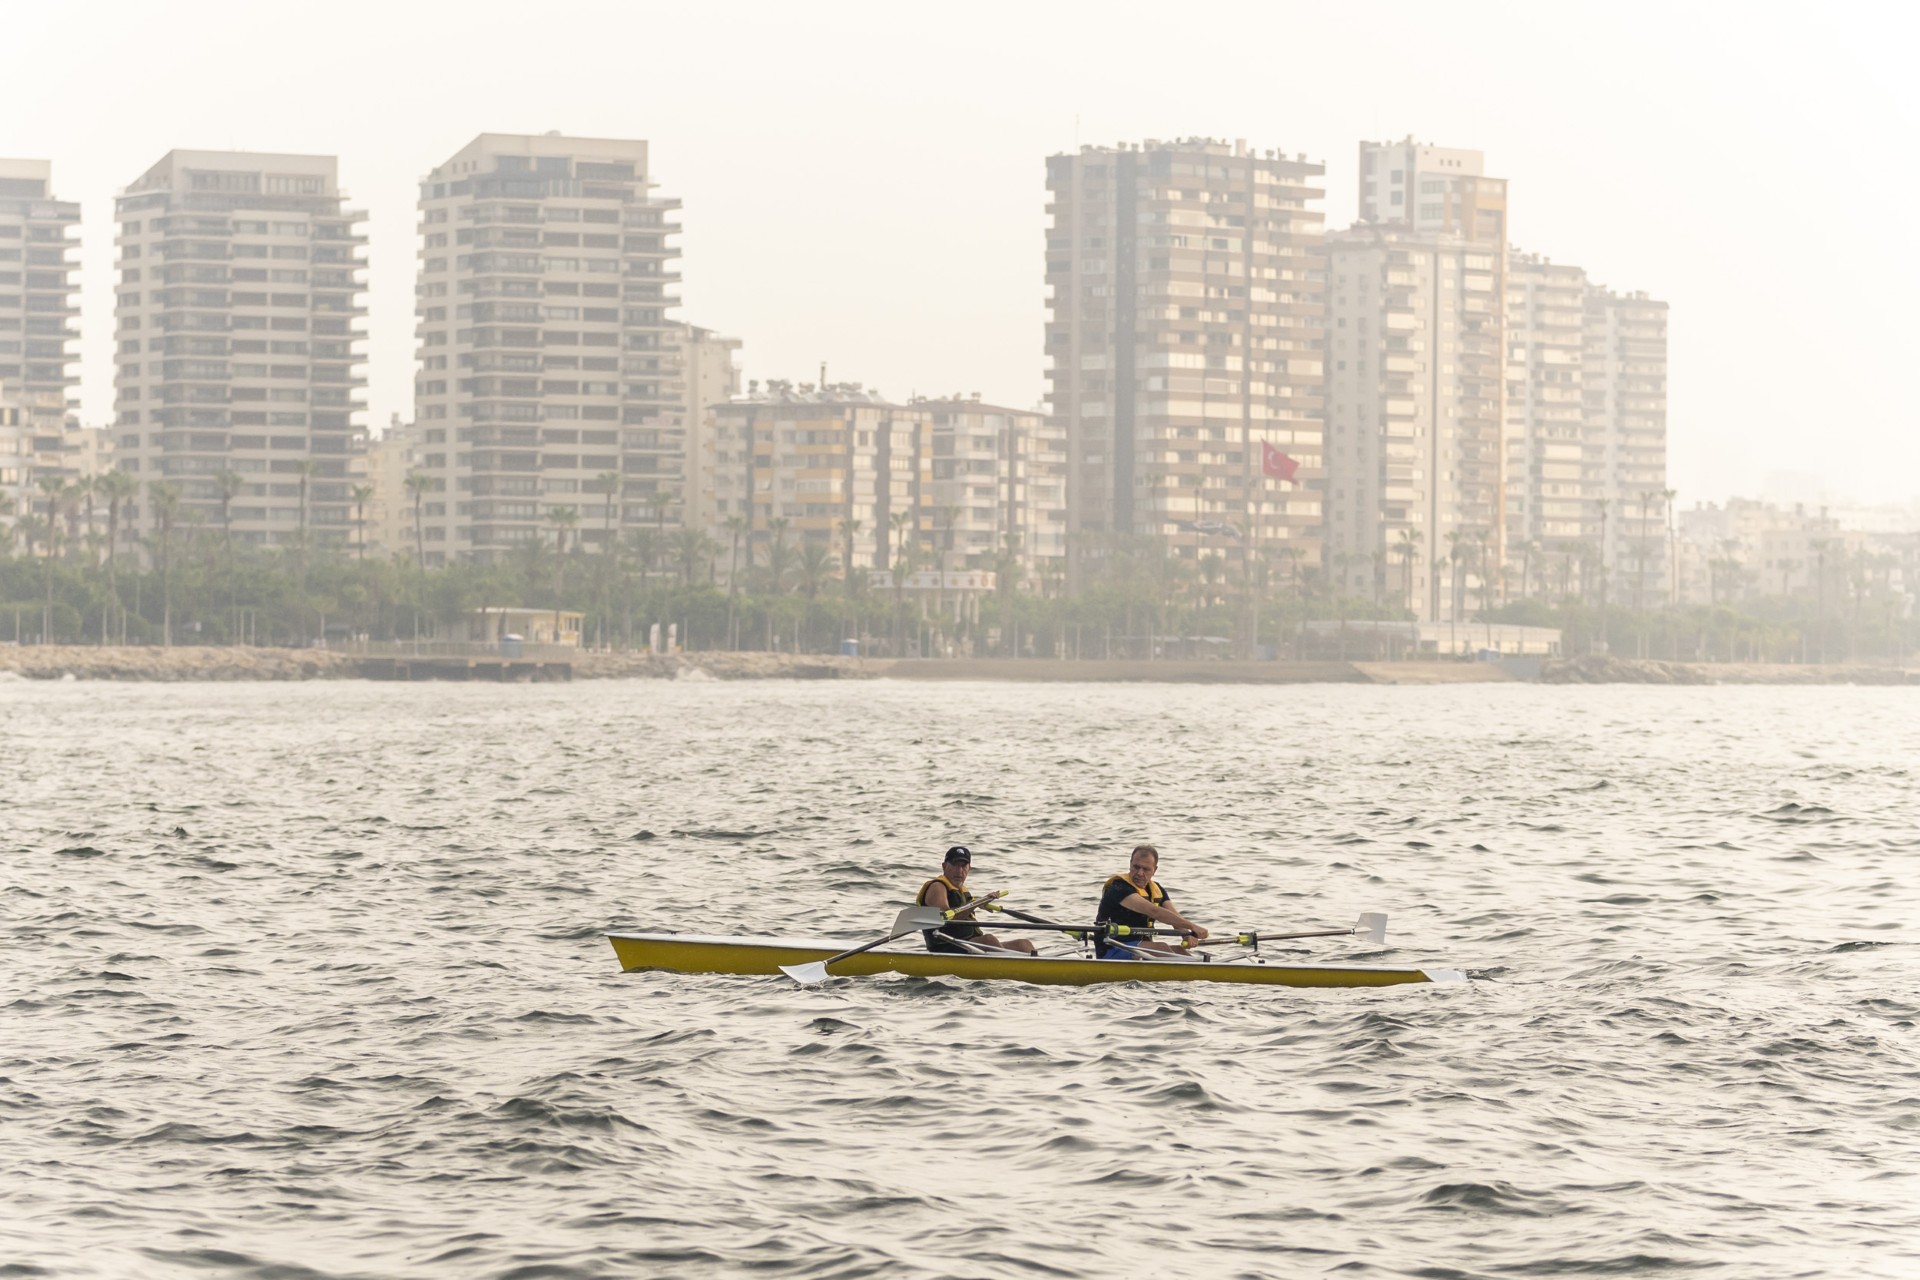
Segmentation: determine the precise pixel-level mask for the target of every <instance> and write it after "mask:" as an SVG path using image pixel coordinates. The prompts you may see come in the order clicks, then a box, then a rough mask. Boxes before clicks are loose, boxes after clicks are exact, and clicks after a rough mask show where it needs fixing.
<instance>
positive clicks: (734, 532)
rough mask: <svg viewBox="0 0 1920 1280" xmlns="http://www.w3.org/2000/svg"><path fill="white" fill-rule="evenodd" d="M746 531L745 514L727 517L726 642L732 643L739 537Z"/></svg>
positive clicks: (736, 591) (734, 642)
mask: <svg viewBox="0 0 1920 1280" xmlns="http://www.w3.org/2000/svg"><path fill="white" fill-rule="evenodd" d="M746 531H747V518H746V517H745V516H728V517H727V537H728V539H729V540H730V543H731V545H730V547H729V549H728V551H727V643H728V644H733V645H737V644H738V643H739V640H738V637H736V636H735V635H734V634H733V608H734V603H735V600H736V598H737V597H738V596H739V594H740V538H741V535H742V534H744V533H746Z"/></svg>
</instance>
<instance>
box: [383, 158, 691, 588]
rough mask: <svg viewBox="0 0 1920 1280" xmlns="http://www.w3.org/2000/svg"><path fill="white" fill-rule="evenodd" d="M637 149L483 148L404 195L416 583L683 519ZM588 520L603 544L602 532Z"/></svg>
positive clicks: (666, 253) (652, 213) (663, 318)
mask: <svg viewBox="0 0 1920 1280" xmlns="http://www.w3.org/2000/svg"><path fill="white" fill-rule="evenodd" d="M647 156H648V148H647V144H646V143H645V142H643V141H637V140H618V139H603V138H571V137H563V136H561V135H559V134H551V133H550V134H542V135H539V136H533V135H526V134H498V133H483V134H481V135H479V136H478V137H476V138H475V139H474V140H473V141H472V142H471V143H469V144H468V145H467V146H465V147H463V148H462V149H461V150H460V151H458V152H456V153H455V154H454V155H453V156H451V157H450V158H449V159H448V160H447V161H446V162H445V163H443V164H441V165H439V166H438V167H436V168H435V169H434V170H433V171H432V172H431V173H430V174H428V175H427V177H426V178H425V179H423V180H422V182H421V184H420V232H421V236H422V240H423V244H424V247H423V248H422V250H421V255H420V275H419V286H418V294H419V298H418V319H419V328H418V338H419V359H420V369H419V373H418V376H417V380H416V382H415V386H414V404H415V418H416V421H417V422H418V423H419V425H420V428H421V433H422V439H421V450H422V453H421V456H420V458H419V461H418V469H419V470H420V471H421V472H422V474H423V475H425V476H426V477H427V478H428V479H429V481H430V482H431V484H432V485H433V486H434V490H435V491H434V492H433V493H432V494H431V495H430V496H428V497H427V498H426V500H425V502H424V504H423V506H424V515H425V520H424V524H425V546H426V558H427V563H429V564H443V563H445V562H447V561H448V560H451V559H454V558H459V557H471V558H474V559H480V560H487V559H492V558H494V557H497V556H499V555H500V554H502V553H503V552H505V551H507V550H509V549H510V548H512V547H514V546H516V545H519V544H521V543H524V542H528V541H533V540H538V539H544V538H548V537H551V536H553V534H554V532H555V521H554V519H553V517H554V515H555V514H556V513H566V512H571V513H572V517H573V518H574V519H577V521H578V532H579V535H580V537H581V538H582V540H583V542H584V545H587V546H589V547H598V546H602V545H604V542H605V539H606V537H607V535H608V533H609V532H611V533H612V534H613V536H615V537H617V536H619V534H620V533H621V532H622V531H623V530H626V529H629V528H632V527H636V526H641V525H655V524H664V523H666V522H672V523H675V524H678V523H679V522H680V520H681V519H682V515H683V504H684V502H685V499H686V494H685V492H684V484H685V470H684V465H683V460H684V457H685V452H686V422H685V414H686V401H685V394H684V392H683V390H682V387H681V385H680V381H681V378H682V374H683V370H682V365H681V360H682V357H681V356H680V354H679V351H678V343H679V338H680V335H681V332H682V330H681V326H679V324H678V323H677V322H676V321H674V320H672V319H670V318H669V317H668V315H667V313H668V311H670V310H671V309H673V308H674V307H676V306H678V305H679V298H678V297H677V295H676V294H675V293H674V292H673V288H672V286H673V284H674V282H676V281H677V280H678V279H679V275H678V274H677V273H676V272H675V271H674V270H673V264H674V260H675V259H677V258H678V257H679V255H680V250H679V248H678V247H677V246H676V245H673V244H671V243H669V237H671V236H673V235H674V234H675V233H677V232H678V231H679V229H680V228H679V224H678V223H676V222H674V221H673V220H672V214H673V211H674V210H676V209H678V208H679V207H680V202H679V201H678V200H670V199H663V198H660V197H657V196H655V195H654V194H653V188H654V184H653V181H652V177H651V174H650V172H649V170H648V167H647ZM603 509H604V510H605V511H606V512H607V514H609V515H610V516H611V517H612V521H611V522H612V524H613V528H612V529H611V531H609V530H608V529H607V527H606V522H605V521H603V520H602V519H600V518H598V517H599V516H600V515H601V513H602V511H603Z"/></svg>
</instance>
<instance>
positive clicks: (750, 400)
mask: <svg viewBox="0 0 1920 1280" xmlns="http://www.w3.org/2000/svg"><path fill="white" fill-rule="evenodd" d="M713 442H714V464H713V479H714V490H713V494H714V496H713V511H714V523H713V525H712V526H711V527H710V528H709V532H710V533H711V534H712V536H713V537H714V538H715V539H716V540H717V541H718V542H719V543H720V545H721V546H722V547H724V548H726V549H727V556H728V558H729V560H731V558H732V557H733V555H734V551H733V548H734V547H735V545H738V546H739V548H740V550H739V553H738V554H739V560H740V567H741V569H743V570H744V569H745V568H746V567H747V566H748V565H749V564H752V563H759V564H762V565H764V564H765V563H766V561H767V559H768V556H769V554H771V553H772V548H773V547H775V546H779V547H783V548H794V549H797V548H799V547H801V546H802V545H804V544H806V543H814V544H818V545H824V546H829V547H832V548H833V549H834V551H835V552H836V558H835V564H834V567H835V569H836V571H838V572H842V573H844V572H847V571H848V570H852V571H854V572H859V571H861V570H871V569H886V568H891V567H892V565H893V563H894V559H895V557H896V556H898V555H900V554H902V552H903V550H904V549H907V548H912V549H913V552H914V555H915V557H916V558H917V559H924V557H925V556H926V555H927V554H929V553H930V552H931V550H932V546H931V539H932V536H933V534H934V531H935V519H934V509H933V415H932V413H931V412H929V411H928V410H927V409H925V408H923V407H921V406H918V405H903V404H896V403H894V402H892V401H890V400H888V399H887V398H886V397H885V396H883V395H881V394H880V393H879V392H878V391H873V390H869V389H867V388H865V387H863V386H861V385H860V384H859V383H857V382H850V383H833V384H830V385H828V386H825V387H819V386H816V385H814V384H812V383H803V384H799V385H795V384H793V383H791V382H779V381H773V382H768V383H767V384H766V387H765V390H762V389H761V387H760V385H759V384H758V383H755V384H753V385H752V386H751V387H750V388H749V390H748V393H747V395H745V396H743V397H740V398H739V399H736V400H733V401H731V402H730V403H727V404H723V405H716V406H714V409H713Z"/></svg>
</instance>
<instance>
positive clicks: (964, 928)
mask: <svg viewBox="0 0 1920 1280" xmlns="http://www.w3.org/2000/svg"><path fill="white" fill-rule="evenodd" d="M936 884H943V885H945V886H946V887H947V909H948V910H949V911H951V910H953V909H954V908H955V907H964V906H966V905H967V904H968V903H969V902H972V901H973V895H972V894H971V893H969V892H967V891H966V890H965V889H962V888H961V887H960V886H959V885H957V884H955V883H954V882H953V881H951V880H949V879H947V878H946V877H945V876H943V875H941V876H935V877H934V878H933V879H931V880H929V881H927V882H926V883H925V884H923V885H921V886H920V896H919V897H917V898H915V899H914V900H913V902H914V905H915V906H918V907H924V906H926V905H927V890H929V889H931V888H933V886H935V885H936ZM927 932H928V933H944V934H946V935H947V936H948V937H949V938H977V937H979V936H980V926H979V925H977V924H975V923H974V922H973V921H971V920H950V921H948V922H947V923H946V924H943V925H941V926H940V928H939V929H937V930H934V929H929V930H927Z"/></svg>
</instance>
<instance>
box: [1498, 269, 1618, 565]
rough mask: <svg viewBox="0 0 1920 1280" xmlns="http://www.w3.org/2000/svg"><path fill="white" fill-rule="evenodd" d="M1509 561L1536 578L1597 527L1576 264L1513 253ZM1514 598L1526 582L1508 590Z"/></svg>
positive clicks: (1580, 274)
mask: <svg viewBox="0 0 1920 1280" xmlns="http://www.w3.org/2000/svg"><path fill="white" fill-rule="evenodd" d="M1507 263H1508V265H1507V370H1506V377H1507V401H1506V418H1507V424H1506V456H1507V470H1506V476H1507V484H1506V494H1507V530H1508V547H1507V552H1508V561H1509V563H1510V564H1513V563H1518V564H1520V565H1521V566H1522V573H1523V574H1524V575H1525V576H1526V577H1528V578H1529V579H1532V580H1531V581H1529V582H1527V583H1526V584H1524V589H1525V590H1527V591H1528V592H1529V593H1531V590H1532V588H1533V586H1534V585H1535V584H1536V583H1537V582H1538V581H1540V580H1541V579H1539V578H1537V577H1535V575H1534V573H1533V570H1534V569H1536V568H1538V564H1537V563H1535V561H1536V559H1537V558H1538V557H1539V556H1541V555H1543V554H1557V553H1559V552H1562V551H1564V550H1566V549H1567V548H1569V547H1570V546H1572V545H1573V544H1575V543H1578V542H1579V541H1580V540H1581V539H1582V538H1583V537H1585V536H1586V533H1587V529H1588V526H1589V525H1591V524H1593V523H1595V522H1596V521H1597V520H1598V516H1599V513H1598V509H1597V508H1596V507H1595V505H1594V504H1595V502H1596V501H1597V499H1598V496H1599V495H1598V494H1590V493H1589V492H1588V489H1587V482H1586V445H1585V440H1586V433H1587V428H1586V403H1585V399H1584V396H1583V382H1582V375H1583V370H1584V367H1585V363H1586V300H1587V293H1588V290H1589V289H1590V288H1591V285H1590V284H1589V283H1588V280H1587V273H1586V272H1585V271H1584V270H1582V269H1581V268H1579V267H1575V266H1569V265H1567V264H1565V263H1556V262H1553V261H1551V260H1550V259H1548V258H1546V257H1543V256H1541V255H1539V254H1532V253H1521V252H1519V251H1518V250H1515V251H1514V252H1513V253H1512V254H1511V255H1510V256H1509V257H1508V260H1507ZM1511 585H1512V590H1513V591H1514V592H1515V593H1516V594H1518V593H1519V592H1520V591H1521V590H1522V589H1523V584H1522V583H1521V582H1520V581H1519V580H1518V579H1515V581H1514V582H1513V583H1512V584H1511Z"/></svg>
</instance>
